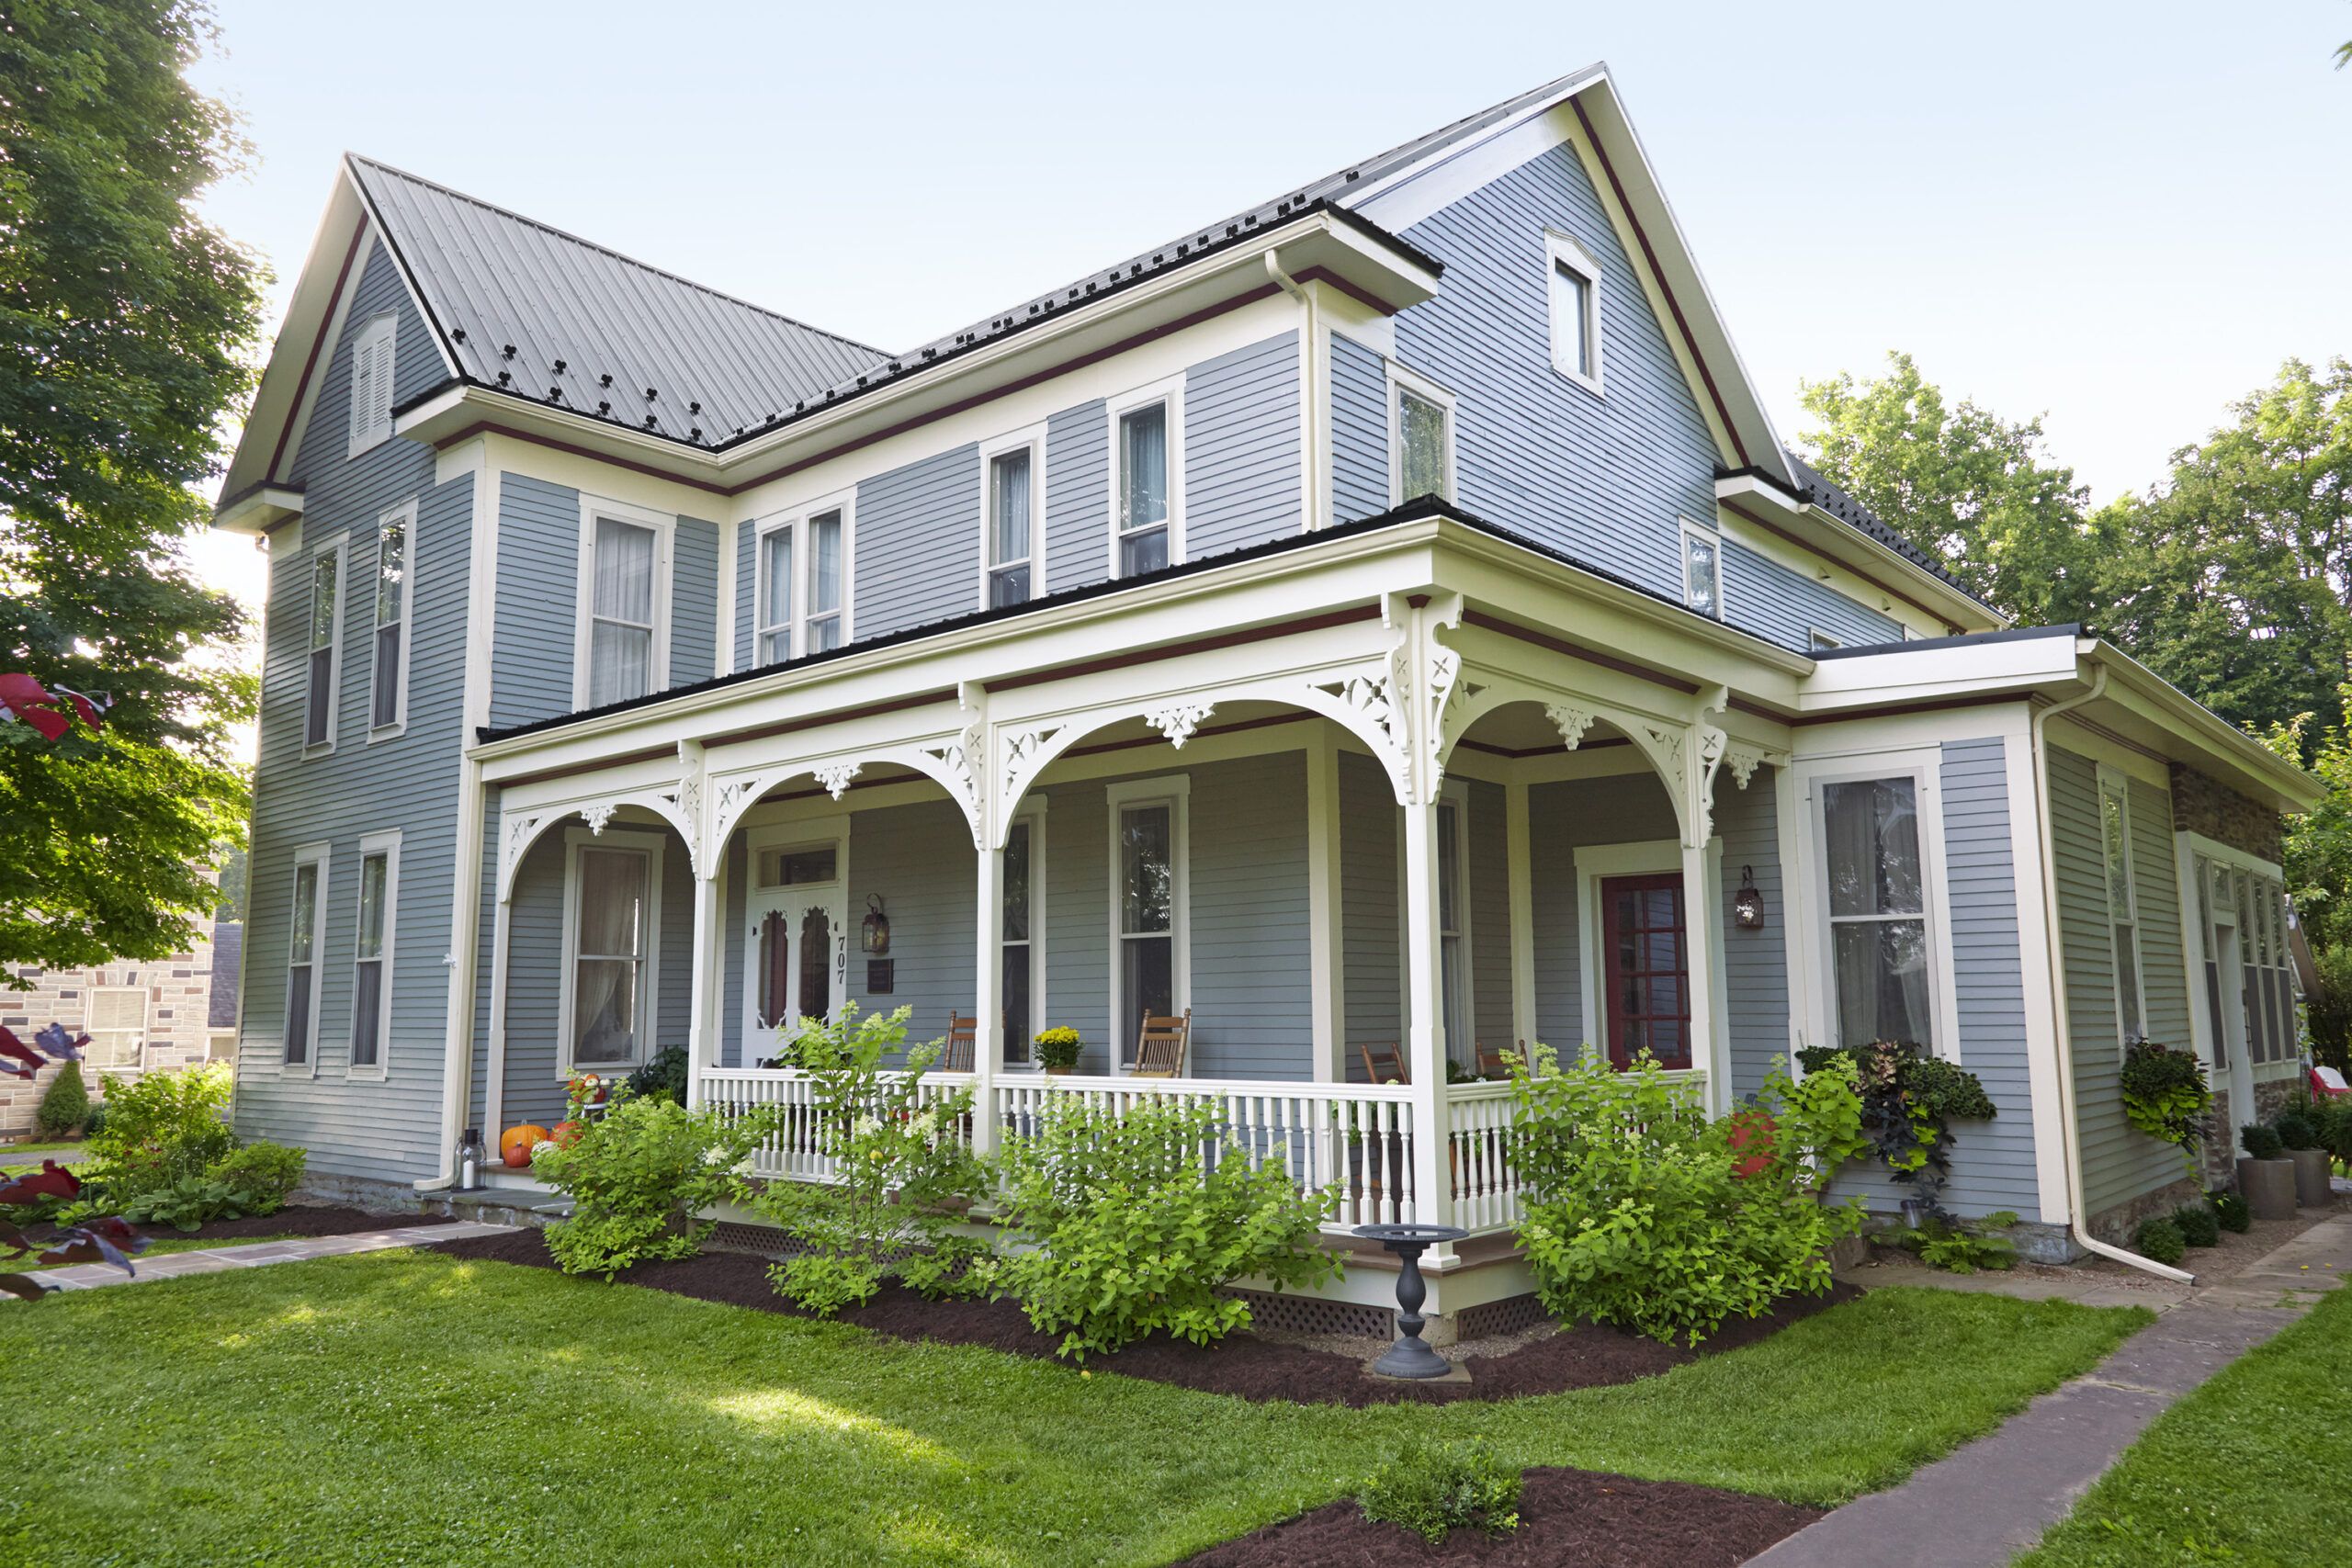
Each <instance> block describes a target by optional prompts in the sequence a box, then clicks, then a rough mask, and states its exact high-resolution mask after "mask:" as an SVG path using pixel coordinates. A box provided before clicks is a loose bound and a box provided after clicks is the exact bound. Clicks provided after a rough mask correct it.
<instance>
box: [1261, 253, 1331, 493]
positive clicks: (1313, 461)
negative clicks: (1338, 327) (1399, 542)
mask: <svg viewBox="0 0 2352 1568" xmlns="http://www.w3.org/2000/svg"><path fill="white" fill-rule="evenodd" d="M1266 276H1268V277H1271V278H1272V279H1273V280H1274V282H1275V284H1276V286H1277V287H1279V288H1281V289H1282V291H1283V293H1285V294H1287V295H1289V296H1290V297H1291V298H1292V299H1295V300H1297V301H1298V303H1299V307H1300V309H1302V310H1305V311H1306V331H1305V332H1304V333H1301V334H1300V337H1299V351H1300V355H1301V356H1302V358H1303V360H1304V361H1305V365H1306V372H1305V374H1304V375H1302V376H1301V377H1300V378H1299V381H1300V383H1301V386H1302V387H1303V389H1304V390H1305V392H1306V407H1305V409H1304V410H1302V411H1301V412H1302V415H1303V417H1302V419H1301V421H1300V424H1299V438H1300V439H1301V441H1303V442H1304V443H1305V445H1306V461H1307V465H1308V467H1307V472H1306V495H1305V497H1304V498H1303V502H1302V506H1301V510H1302V511H1304V512H1305V513H1306V516H1305V518H1303V519H1302V521H1303V522H1304V523H1305V524H1306V531H1307V532H1308V533H1313V532H1314V531H1315V530H1316V529H1317V528H1320V527H1322V526H1323V525H1325V524H1326V523H1329V521H1330V519H1329V517H1327V516H1325V515H1324V514H1323V485H1322V482H1321V481H1322V476H1321V474H1320V473H1319V472H1317V468H1318V467H1319V465H1320V461H1321V454H1322V451H1323V440H1322V427H1323V407H1324V399H1323V364H1324V358H1323V352H1322V346H1321V340H1320V338H1319V336H1318V334H1317V326H1318V325H1319V324H1320V321H1321V317H1320V314H1319V312H1318V311H1317V309H1316V305H1315V294H1314V291H1313V290H1312V289H1309V288H1305V287H1304V286H1302V285H1301V284H1300V283H1299V281H1298V279H1296V278H1295V277H1293V276H1291V275H1290V274H1288V273H1286V272H1284V271H1283V264H1282V259H1281V253H1280V252H1279V251H1272V250H1270V251H1268V252H1267V253H1266Z"/></svg>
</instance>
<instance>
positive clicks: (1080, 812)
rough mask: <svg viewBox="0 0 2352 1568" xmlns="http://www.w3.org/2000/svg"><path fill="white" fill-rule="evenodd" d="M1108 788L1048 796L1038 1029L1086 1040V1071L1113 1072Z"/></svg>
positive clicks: (1062, 789) (1051, 788)
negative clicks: (1066, 1031)
mask: <svg viewBox="0 0 2352 1568" xmlns="http://www.w3.org/2000/svg"><path fill="white" fill-rule="evenodd" d="M1039 793H1042V794H1043V795H1045V797H1046V868H1045V876H1044V877H1043V879H1042V880H1043V882H1044V884H1045V887H1046V919H1045V921H1044V928H1045V932H1046V997H1045V1001H1044V1005H1043V1006H1042V1007H1040V1008H1039V1009H1038V1013H1037V1018H1038V1027H1039V1028H1040V1029H1053V1028H1062V1027H1068V1028H1070V1029H1075V1030H1077V1031H1078V1032H1079V1033H1080V1034H1081V1035H1082V1036H1084V1037H1085V1042H1086V1044H1085V1049H1084V1053H1083V1055H1080V1059H1079V1065H1078V1070H1079V1071H1080V1072H1081V1073H1104V1072H1108V1071H1110V1070H1111V1050H1110V1047H1111V1033H1110V1022H1109V1020H1110V1011H1111V1000H1110V998H1111V971H1110V963H1111V960H1110V919H1111V915H1110V905H1109V902H1108V900H1109V897H1110V894H1109V890H1108V879H1109V877H1110V869H1109V867H1110V861H1109V856H1110V840H1109V834H1110V831H1111V829H1110V807H1109V804H1108V802H1107V800H1106V799H1105V797H1104V795H1103V785H1102V784H1101V783H1099V782H1097V781H1095V780H1091V779H1087V780H1076V781H1072V782H1070V783H1068V784H1047V785H1046V786H1045V788H1044V789H1043V790H1042V791H1041V792H1039Z"/></svg>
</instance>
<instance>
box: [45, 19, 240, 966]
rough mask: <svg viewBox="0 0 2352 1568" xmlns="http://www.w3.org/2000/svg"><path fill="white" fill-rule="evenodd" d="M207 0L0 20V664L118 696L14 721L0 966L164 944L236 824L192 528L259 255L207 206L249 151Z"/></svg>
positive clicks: (229, 668)
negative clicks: (227, 87) (184, 552)
mask: <svg viewBox="0 0 2352 1568" xmlns="http://www.w3.org/2000/svg"><path fill="white" fill-rule="evenodd" d="M209 35H210V20H209V16H208V15H207V13H206V11H205V9H204V7H203V6H202V5H201V4H200V3H198V0H72V3H67V0H19V3H18V4H17V5H14V6H10V7H9V11H8V18H7V25H6V28H0V146H5V147H6V149H7V152H6V157H5V158H4V159H0V670H5V671H24V672H27V673H29V674H31V675H32V676H33V677H35V678H36V679H38V680H39V681H40V682H41V683H42V684H43V685H44V686H47V687H50V688H51V689H52V690H54V689H56V688H58V687H60V686H63V687H70V688H73V689H75V690H79V691H84V692H90V693H96V694H105V695H107V696H108V697H110V698H111V699H112V706H111V707H110V709H109V710H108V711H107V716H106V728H105V729H104V731H103V732H96V733H94V732H92V731H90V730H88V729H86V728H76V729H75V730H74V732H73V733H71V734H70V735H68V736H67V737H65V738H64V739H61V740H60V741H58V742H57V744H56V745H55V746H54V747H53V748H52V747H51V746H49V745H47V744H45V743H43V742H42V741H41V740H40V738H39V737H37V736H35V735H34V734H33V733H32V731H31V730H29V729H28V728H27V727H26V726H24V725H22V724H19V723H12V722H0V886H5V887H6V889H7V896H6V900H5V901H0V964H8V965H14V964H41V965H46V966H52V967H70V966H78V965H83V964H95V963H97V962H100V961H102V960H104V959H107V958H110V957H116V956H122V957H131V958H142V959H145V958H159V957H163V956H164V955H166V954H168V953H173V952H175V951H180V950H184V949H185V948H186V947H187V945H188V944H189V942H191V941H192V940H193V938H194V934H195V925H196V918H197V917H198V916H201V915H203V914H205V913H206V912H207V911H209V909H211V908H212V907H213V905H214V903H215V901H216V899H217V897H218V895H217V893H216V892H215V890H214V888H213V886H212V884H211V882H210V881H209V879H208V878H207V877H206V876H205V875H204V874H203V873H202V871H201V870H200V869H199V867H200V866H201V865H202V864H204V863H209V862H211V861H214V860H217V859H218V858H219V856H220V853H221V852H222V850H223V848H224V847H225V846H226V845H227V844H228V843H230V842H232V840H236V839H237V838H238V837H240V836H241V833H242V826H241V825H242V820H243V815H244V807H245V798H246V797H245V781H244V776H243V770H242V769H240V768H239V767H238V766H237V765H235V763H234V762H233V761H232V757H231V754H230V747H229V738H230V732H231V729H232V727H233V726H235V725H236V724H238V723H239V722H241V721H243V720H245V719H247V718H249V717H250V716H252V714H253V711H254V695H255V683H254V679H253V677H252V676H251V675H250V674H249V673H247V672H245V671H243V669H241V668H240V667H239V665H238V663H237V661H236V653H235V650H234V647H233V642H232V639H234V638H235V637H237V635H238V633H239V631H240V630H241V622H240V615H239V612H238V610H237V608H236V606H235V604H233V603H232V601H231V600H230V599H229V598H228V597H227V596H226V595H223V594H220V593H215V592H209V591H207V590H206V589H204V588H203V587H201V586H200V585H199V584H198V582H197V581H196V580H195V579H194V578H193V577H192V576H191V575H190V574H189V572H188V570H187V566H186V565H185V563H184V562H183V561H182V560H181V558H179V556H178V554H177V550H176V546H177V545H178V543H179V542H180V541H181V540H182V539H183V538H184V537H185V536H187V534H188V533H189V532H190V531H192V530H194V529H196V528H198V527H200V526H202V525H203V524H204V522H205V506H204V502H203V501H202V499H201V497H200V496H199V495H198V491H197V487H198V485H199V484H200V483H201V482H202V481H203V480H205V479H208V478H209V477H210V476H211V475H213V474H214V473H216V472H217V471H218V468H219V464H220V456H221V447H222V432H223V429H224V425H225V422H226V421H227V419H228V418H229V417H230V416H231V415H232V413H233V412H234V410H235V408H236V406H237V404H238V403H239V402H240V400H242V399H243V396H244V394H245V393H246V392H247V391H248V389H249V388H250V383H251V378H252V371H251V368H250V363H249V361H250V357H251V355H250V352H249V351H250V348H251V345H252V344H253V343H254V336H255V331H256V327H257V325H258V321H259V313H260V288H261V284H262V281H263V279H262V274H261V269H260V267H259V265H258V264H257V263H256V261H255V260H254V257H253V256H252V255H251V254H248V253H247V252H246V251H244V250H243V248H241V247H239V246H237V245H235V244H233V243H231V242H230V241H229V240H228V239H227V238H226V237H225V236H223V235H222V234H220V232H219V231H217V230H215V229H213V228H212V227H211V226H209V225H208V224H206V223H204V222H202V221H200V220H198V218H197V217H196V215H195V210H194V209H195V202H196V200H197V198H198V197H199V196H200V195H201V193H202V192H203V191H204V190H205V189H206V188H207V187H208V186H210V185H211V184H212V183H213V182H214V181H215V180H217V179H218V178H219V177H220V175H222V174H223V173H225V172H227V171H228V170H230V169H231V168H232V167H233V166H234V163H235V160H236V159H237V158H238V157H239V156H240V154H241V148H240V146H239V144H238V143H237V142H236V141H234V139H233V138H232V134H231V124H230V119H229V116H228V111H227V110H226V109H224V108H223V107H221V106H220V105H219V104H216V103H214V102H212V101H211V100H210V99H208V98H206V97H204V96H202V95H200V94H198V92H197V91H195V89H194V88H192V87H191V86H190V85H188V83H187V80H186V78H185V75H184V72H185V70H186V68H187V65H188V64H189V63H190V62H192V61H193V60H194V59H195V57H196V55H197V53H198V51H199V49H200V48H201V47H202V45H203V44H204V42H205V41H206V40H207V39H208V38H209Z"/></svg>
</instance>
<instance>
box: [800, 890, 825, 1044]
mask: <svg viewBox="0 0 2352 1568" xmlns="http://www.w3.org/2000/svg"><path fill="white" fill-rule="evenodd" d="M832 969H833V934H832V921H831V919H828V918H827V916H826V914H825V911H824V910H822V909H811V910H809V912H808V913H807V914H805V915H803V916H801V917H800V1010H799V1016H800V1017H802V1018H829V1017H831V1015H832V1010H833V1001H832Z"/></svg>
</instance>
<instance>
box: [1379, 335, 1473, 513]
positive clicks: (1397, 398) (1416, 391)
mask: <svg viewBox="0 0 2352 1568" xmlns="http://www.w3.org/2000/svg"><path fill="white" fill-rule="evenodd" d="M1381 364H1382V366H1383V367H1385V370H1386V373H1387V383H1386V393H1385V395H1386V397H1387V400H1388V504H1389V505H1391V506H1401V505H1403V504H1404V503H1405V502H1408V501H1410V500H1411V499H1413V498H1412V497H1411V496H1408V495H1407V494H1406V493H1405V442H1404V434H1405V415H1404V409H1403V404H1402V400H1403V398H1404V396H1405V394H1406V393H1408V392H1410V393H1411V394H1412V395H1413V396H1414V397H1416V398H1419V400H1421V401H1423V402H1425V403H1431V404H1434V405H1435V406H1436V407H1437V409H1438V412H1441V413H1442V414H1444V415H1445V482H1444V484H1443V486H1442V488H1441V489H1440V491H1439V492H1438V493H1439V494H1441V495H1442V496H1443V497H1444V498H1445V499H1446V500H1448V501H1452V500H1453V497H1454V492H1455V491H1456V490H1457V489H1458V488H1459V481H1458V479H1457V478H1456V476H1457V474H1458V472H1459V470H1458V469H1457V468H1456V467H1455V464H1454V430H1455V428H1456V426H1457V424H1458V423H1459V421H1458V420H1457V419H1456V418H1455V416H1454V405H1455V401H1456V400H1455V398H1454V395H1453V391H1452V389H1449V388H1446V387H1443V386H1441V385H1439V384H1438V383H1437V382H1435V381H1432V380H1430V378H1428V377H1426V376H1424V375H1422V374H1421V373H1420V372H1419V371H1418V370H1408V369H1407V368H1406V367H1404V366H1402V365H1399V364H1397V361H1396V360H1395V359H1393V358H1384V359H1383V360H1382V361H1381Z"/></svg>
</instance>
